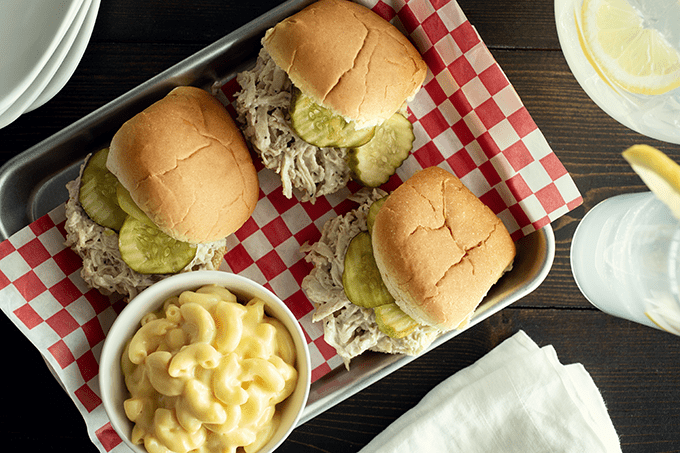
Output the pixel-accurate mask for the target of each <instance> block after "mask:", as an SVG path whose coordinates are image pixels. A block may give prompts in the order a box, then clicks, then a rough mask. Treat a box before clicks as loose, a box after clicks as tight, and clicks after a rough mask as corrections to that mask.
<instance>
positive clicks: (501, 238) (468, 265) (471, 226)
mask: <svg viewBox="0 0 680 453" xmlns="http://www.w3.org/2000/svg"><path fill="white" fill-rule="evenodd" d="M372 240H373V253H374V256H375V260H376V263H377V265H378V268H379V269H380V273H381V275H382V277H383V281H384V282H385V285H386V286H387V288H388V290H389V291H390V293H392V295H393V296H394V298H395V299H396V301H397V304H398V305H399V307H400V308H401V309H402V310H403V311H404V312H406V313H407V314H408V315H409V316H411V317H412V318H413V319H415V320H416V321H418V322H420V323H422V324H426V325H430V326H434V327H437V328H439V329H441V330H444V331H447V330H451V329H453V328H455V327H457V326H458V325H459V324H461V322H464V321H465V320H466V319H467V316H468V315H469V314H470V313H472V312H473V311H474V309H475V308H476V307H477V305H478V304H479V302H480V301H481V300H482V298H483V297H484V295H485V294H486V293H487V291H488V290H489V288H491V286H492V285H493V284H494V283H496V281H498V279H499V278H500V277H501V275H502V274H503V273H504V272H505V271H506V269H507V268H508V267H509V266H510V265H511V264H512V262H513V260H514V257H515V244H514V242H513V241H512V239H511V238H510V235H509V234H508V231H507V230H506V228H505V226H504V225H503V223H502V222H501V220H500V219H499V218H498V217H496V215H494V213H493V212H492V211H491V209H489V208H488V207H487V206H486V205H484V204H483V203H482V202H481V201H480V200H479V199H478V198H477V197H476V196H475V195H474V194H473V193H472V192H470V191H469V190H468V189H467V187H465V186H464V185H463V183H462V182H461V181H460V180H459V179H458V178H456V177H455V176H454V175H452V174H451V173H449V172H447V171H446V170H443V169H441V168H438V167H430V168H426V169H425V170H421V171H419V172H418V173H416V174H415V175H413V176H412V177H411V178H409V179H408V180H407V181H405V182H404V183H403V184H402V185H401V186H399V187H398V188H397V189H396V190H395V191H394V192H392V194H391V195H390V196H389V197H388V198H387V200H386V201H385V203H384V204H383V206H382V207H381V209H380V211H378V214H377V216H376V219H375V224H374V226H373V231H372Z"/></svg>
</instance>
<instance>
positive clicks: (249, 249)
mask: <svg viewBox="0 0 680 453" xmlns="http://www.w3.org/2000/svg"><path fill="white" fill-rule="evenodd" d="M361 3H364V4H366V5H367V6H369V7H371V8H372V9H373V10H374V11H376V12H378V13H379V14H380V15H382V16H383V17H385V18H386V19H388V20H390V21H392V22H393V23H394V24H395V25H396V26H398V27H399V28H400V29H401V30H402V31H403V32H405V33H406V34H407V35H408V36H410V38H411V39H412V41H413V42H414V43H415V44H416V45H417V47H418V48H419V50H420V52H421V53H422V54H423V56H424V58H425V60H426V62H427V64H428V67H429V69H430V71H429V73H428V77H427V79H426V82H425V86H424V89H422V90H421V91H420V92H419V93H418V95H417V96H416V98H415V99H414V100H413V101H412V102H411V103H409V111H410V120H411V122H412V123H413V124H414V131H415V134H416V142H415V146H414V150H413V152H412V155H411V156H410V157H409V158H408V159H407V160H406V162H405V163H404V164H403V165H402V167H400V168H399V170H398V171H397V174H396V175H394V176H393V177H392V178H391V179H390V181H389V182H388V183H387V184H385V186H384V189H386V190H388V191H389V190H392V189H394V188H395V187H397V186H398V185H399V184H400V183H401V182H402V181H403V180H405V179H407V178H408V177H409V176H410V175H412V174H413V173H414V172H416V171H417V170H419V169H421V168H424V167H428V166H433V165H438V166H441V167H443V168H445V169H447V170H449V171H451V172H453V173H454V174H456V175H457V176H458V177H459V178H460V179H461V180H462V181H463V182H464V183H465V184H466V185H467V186H468V187H469V188H470V190H472V191H473V192H474V193H475V194H476V195H477V196H478V197H480V199H481V200H482V201H483V202H484V203H486V204H487V205H488V206H489V207H491V209H493V211H494V212H495V213H496V214H497V215H498V216H499V217H500V218H501V219H502V220H503V222H504V223H505V225H506V226H507V228H508V230H509V231H510V232H511V234H512V236H513V238H514V239H515V240H517V239H519V238H521V237H523V236H524V235H526V234H529V233H531V232H533V231H534V230H536V229H538V228H541V227H543V226H545V225H547V224H548V223H550V222H551V221H553V220H555V219H557V218H558V217H560V216H561V215H563V214H565V213H567V212H569V211H570V210H571V209H573V208H575V207H576V206H578V205H579V204H580V203H581V202H582V198H581V196H580V194H579V192H578V190H577V188H576V186H575V185H574V183H573V181H572V179H571V177H570V176H569V174H568V173H567V171H566V170H565V168H564V166H563V165H562V164H561V162H560V161H559V160H558V158H557V157H556V156H555V154H554V153H553V152H552V150H551V149H550V147H549V145H548V143H547V142H546V140H545V138H544V137H543V135H542V134H541V132H540V131H539V130H538V128H537V127H536V124H535V123H534V121H533V120H532V118H531V116H530V115H529V113H528V112H527V110H526V108H525V107H524V106H523V104H522V102H521V101H520V99H519V97H518V96H517V94H516V92H515V90H514V89H513V87H512V86H511V85H510V83H509V81H508V79H507V78H506V76H505V75H504V74H503V72H502V70H501V69H500V67H499V66H498V64H497V63H496V62H495V61H494V59H493V57H492V56H491V54H490V52H489V51H488V49H487V48H486V46H485V45H484V43H483V42H482V40H481V39H480V37H479V35H478V34H477V32H476V31H475V29H474V28H473V26H472V25H471V24H470V23H469V22H468V21H467V19H466V18H465V16H464V14H463V12H462V11H461V9H460V7H459V6H458V4H457V3H456V2H455V0H450V1H446V0H443V1H434V0H412V1H404V0H394V1H388V0H377V1H376V0H368V1H363V2H361ZM237 90H238V85H237V84H236V82H235V81H234V80H231V81H229V82H227V83H226V84H225V85H224V87H223V89H222V93H221V94H223V95H224V96H222V99H223V100H224V101H225V103H226V104H227V107H228V109H229V110H230V111H231V112H232V114H234V113H235V112H234V111H233V107H232V106H231V104H230V102H231V101H233V94H234V92H236V91H237ZM256 162H257V166H258V173H259V178H260V200H259V202H258V205H257V208H256V209H255V212H254V213H253V216H252V217H251V218H250V219H249V220H248V221H247V222H246V223H245V224H244V225H243V227H242V228H240V229H239V231H237V232H236V233H235V234H233V235H231V236H230V237H229V238H228V252H227V254H226V255H225V260H224V262H223V268H224V270H227V271H231V272H235V273H238V274H241V275H244V276H246V277H250V278H251V279H253V280H255V281H257V282H259V283H262V284H264V285H265V286H266V287H268V288H269V289H270V290H272V291H273V292H274V293H276V294H277V295H278V296H279V297H280V298H281V299H283V300H284V301H285V302H286V304H287V305H288V306H289V307H290V308H291V310H292V311H293V313H295V315H296V316H297V318H298V319H299V321H300V324H301V325H302V327H303V330H304V331H305V333H306V334H307V340H308V342H309V344H310V349H311V354H312V366H313V373H312V379H313V380H317V379H319V378H320V377H321V376H323V375H325V374H326V373H327V372H329V371H330V370H331V369H333V368H336V367H338V366H341V365H342V361H341V360H340V359H339V357H338V356H337V355H336V354H335V350H334V349H333V348H332V347H330V346H328V345H327V344H326V343H325V342H324V340H323V328H322V326H321V325H318V324H313V323H312V322H311V313H312V311H313V306H312V304H311V303H310V302H309V300H308V299H307V297H306V296H305V294H304V293H303V291H302V289H301V288H300V284H301V282H302V279H303V277H304V276H305V275H307V274H308V273H309V270H310V266H309V264H307V263H306V262H305V261H304V256H303V254H302V253H301V252H300V246H301V245H302V244H304V243H305V242H315V241H316V240H318V238H319V237H320V236H321V229H322V228H323V224H324V223H325V222H326V220H328V219H330V218H332V217H335V216H337V215H339V214H343V213H345V212H347V211H348V210H350V209H353V208H354V207H355V205H354V203H353V202H351V201H348V200H347V197H348V195H349V194H350V193H352V192H355V191H356V190H358V189H359V187H358V186H357V185H356V184H354V183H350V185H349V186H348V187H347V188H345V189H343V190H341V191H340V192H338V193H336V194H333V195H330V196H327V197H322V198H320V199H318V200H317V201H316V203H314V204H311V203H308V202H306V203H302V202H299V201H298V200H296V199H292V200H290V199H287V198H285V197H284V196H283V195H282V193H281V183H280V180H279V177H278V176H277V175H276V174H275V173H273V172H271V171H269V170H267V169H264V168H263V167H262V165H261V164H260V163H259V161H258V160H257V159H256ZM64 221H65V218H64V209H63V206H61V207H59V208H57V209H55V210H54V211H53V212H51V213H49V214H48V215H46V216H44V217H42V218H41V219H39V220H38V221H36V222H34V223H32V224H31V225H29V226H27V227H26V228H24V229H23V230H21V231H19V232H18V233H16V234H14V235H13V236H12V237H11V238H10V239H8V240H6V241H4V242H2V243H0V308H2V310H3V311H4V313H5V314H6V315H7V316H8V317H9V318H10V319H11V320H12V321H13V322H14V323H15V324H16V325H17V327H18V328H19V329H20V330H21V332H22V333H24V334H25V335H26V337H28V338H29V339H30V340H31V341H32V342H33V343H34V344H35V346H36V347H37V348H38V349H39V350H40V352H41V353H42V355H43V357H44V358H45V360H46V362H47V363H48V365H49V366H50V367H51V368H52V372H53V373H54V375H55V377H56V378H57V379H58V380H59V381H60V383H61V384H62V386H63V387H64V388H65V389H66V391H67V393H68V394H69V395H70V396H71V398H72V399H73V401H74V403H75V404H76V406H77V407H78V408H79V410H80V412H81V413H82V414H83V416H84V418H85V421H86V423H87V426H88V432H89V434H90V437H91V439H92V441H93V442H94V443H95V445H97V447H98V448H99V449H100V450H101V451H102V452H111V451H115V452H124V451H129V450H128V448H127V447H126V446H125V445H124V444H123V443H122V442H121V440H120V438H119V437H118V436H117V435H116V433H115V432H114V431H113V429H112V427H111V425H110V423H109V420H108V418H107V417H106V414H105V412H104V410H103V406H102V404H101V399H100V396H99V384H98V378H97V373H98V359H99V355H100V352H101V347H102V344H103V340H104V338H105V335H106V332H107V331H108V329H109V328H110V326H111V324H112V323H113V320H114V319H115V317H116V315H117V313H119V312H120V310H122V309H123V307H124V303H123V302H122V301H121V299H120V298H115V297H114V298H109V297H105V296H102V295H101V294H100V293H99V292H97V291H96V290H92V289H89V288H88V287H87V285H86V284H85V283H84V282H83V281H82V279H81V278H80V274H79V271H80V268H81V264H82V263H81V261H80V258H79V257H78V256H77V255H76V254H75V253H74V252H72V251H71V250H69V249H67V248H65V247H64V245H63V243H64V236H65V232H64V230H63V224H64Z"/></svg>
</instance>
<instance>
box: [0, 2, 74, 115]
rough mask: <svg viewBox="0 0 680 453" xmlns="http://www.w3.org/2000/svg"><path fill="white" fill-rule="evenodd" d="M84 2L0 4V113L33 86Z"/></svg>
mask: <svg viewBox="0 0 680 453" xmlns="http://www.w3.org/2000/svg"><path fill="white" fill-rule="evenodd" d="M82 3H83V0H2V3H1V4H0V55H2V64H1V65H0V111H3V110H6V109H7V108H8V107H9V105H11V104H12V102H14V101H15V100H16V99H17V98H18V97H19V96H21V94H22V93H23V92H24V91H25V90H26V89H27V88H28V87H29V86H30V85H31V83H33V81H34V80H35V78H36V77H37V76H38V74H39V73H40V71H41V70H42V68H43V67H44V66H45V64H47V62H48V60H49V59H50V57H51V56H52V54H53V53H54V51H55V50H56V48H57V47H58V46H59V43H60V42H61V41H62V40H63V38H64V36H65V35H66V33H67V32H68V30H69V29H70V27H71V24H72V23H73V20H74V19H75V17H76V15H77V14H78V11H80V7H81V5H82Z"/></svg>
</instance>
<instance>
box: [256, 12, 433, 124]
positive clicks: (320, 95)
mask: <svg viewBox="0 0 680 453" xmlns="http://www.w3.org/2000/svg"><path fill="white" fill-rule="evenodd" d="M262 44H263V46H264V48H265V49H266V51H267V52H268V53H269V55H270V56H271V57H272V59H273V60H274V62H275V63H276V64H277V65H278V66H279V67H281V68H282V69H283V70H284V71H286V73H288V76H289V77H290V79H291V81H292V82H293V84H294V85H295V86H296V87H298V88H299V89H300V90H301V91H302V92H303V93H305V94H306V95H308V96H310V97H311V98H312V100H314V102H316V103H317V104H321V105H323V106H324V107H328V108H330V109H331V110H332V111H334V112H335V113H336V114H340V115H342V116H343V117H345V118H346V119H348V120H355V121H356V122H357V123H358V124H359V125H360V126H374V125H377V124H380V123H381V122H383V121H384V120H386V119H387V118H389V117H390V116H392V115H393V114H394V113H395V112H396V111H397V110H398V109H399V108H400V107H401V106H402V104H403V103H404V101H405V100H407V98H409V97H411V96H413V95H414V94H415V93H416V92H417V91H418V90H419V89H420V86H421V85H422V83H423V80H424V79H425V75H426V73H427V66H426V65H425V62H424V61H423V59H422V57H421V56H420V54H419V53H418V51H417V50H416V49H415V47H413V45H412V44H411V43H410V42H409V40H408V39H407V38H406V37H405V36H404V35H403V34H402V33H401V32H399V30H398V29H397V28H396V27H394V26H393V25H392V24H390V23H389V22H387V21H386V20H384V19H383V18H381V17H380V16H378V15H377V14H376V13H374V12H373V11H371V10H370V9H368V8H366V7H364V6H362V5H358V4H356V3H352V2H350V1H346V0H320V1H318V2H316V3H313V4H312V5H310V6H308V7H307V8H305V9H303V10H302V11H300V12H299V13H297V14H295V15H293V16H291V17H289V18H287V19H285V20H283V21H282V22H279V23H278V24H277V25H276V26H275V27H273V28H271V29H269V30H268V31H267V33H266V34H265V37H264V39H263V41H262Z"/></svg>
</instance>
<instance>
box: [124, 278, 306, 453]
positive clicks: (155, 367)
mask: <svg viewBox="0 0 680 453" xmlns="http://www.w3.org/2000/svg"><path fill="white" fill-rule="evenodd" d="M295 362H296V354H295V345H294V343H293V338H292V337H291V335H290V333H289V332H288V330H287V329H286V327H285V326H284V325H283V323H281V322H280V321H279V320H277V319H275V318H272V317H269V316H267V315H266V314H265V311H264V302H263V301H262V300H260V299H257V298H255V299H252V300H250V301H249V302H248V303H247V304H245V305H243V304H241V303H239V302H238V300H237V298H236V296H235V295H234V294H232V293H231V292H230V291H229V290H227V289H226V288H224V287H222V286H218V285H206V286H203V287H201V288H199V289H198V290H196V291H185V292H182V293H181V294H180V295H179V296H175V297H171V298H169V299H167V300H166V301H165V302H164V304H163V306H162V307H161V309H160V310H158V311H157V312H152V313H148V314H146V315H145V316H144V317H143V318H142V322H141V327H140V328H139V330H138V331H137V332H136V333H135V335H134V336H133V337H132V339H131V340H130V341H129V342H128V343H127V346H126V348H125V352H124V353H123V356H122V359H121V365H122V370H123V375H124V376H125V384H126V386H127V388H128V390H129V391H130V398H128V399H127V400H126V401H125V404H124V406H125V413H126V415H127V417H128V418H129V419H130V420H131V421H132V422H134V428H133V430H132V436H131V439H132V441H133V442H134V443H137V444H144V447H145V448H146V450H147V451H148V452H149V453H161V452H162V453H168V452H176V453H186V452H193V451H195V452H200V453H208V452H210V453H216V452H220V453H221V452H237V451H239V452H240V451H245V452H246V453H250V452H255V451H257V450H259V449H260V448H261V447H262V446H264V445H265V444H266V443H267V441H268V440H269V439H270V438H271V437H272V436H273V434H274V432H275V431H276V428H277V426H278V424H279V420H280V413H279V410H277V407H276V405H277V404H278V403H280V402H282V401H283V400H285V399H286V398H287V397H288V396H289V395H290V394H291V393H292V392H293V390H294V389H295V386H296V383H297V378H298V372H297V370H296V368H295Z"/></svg>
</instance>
